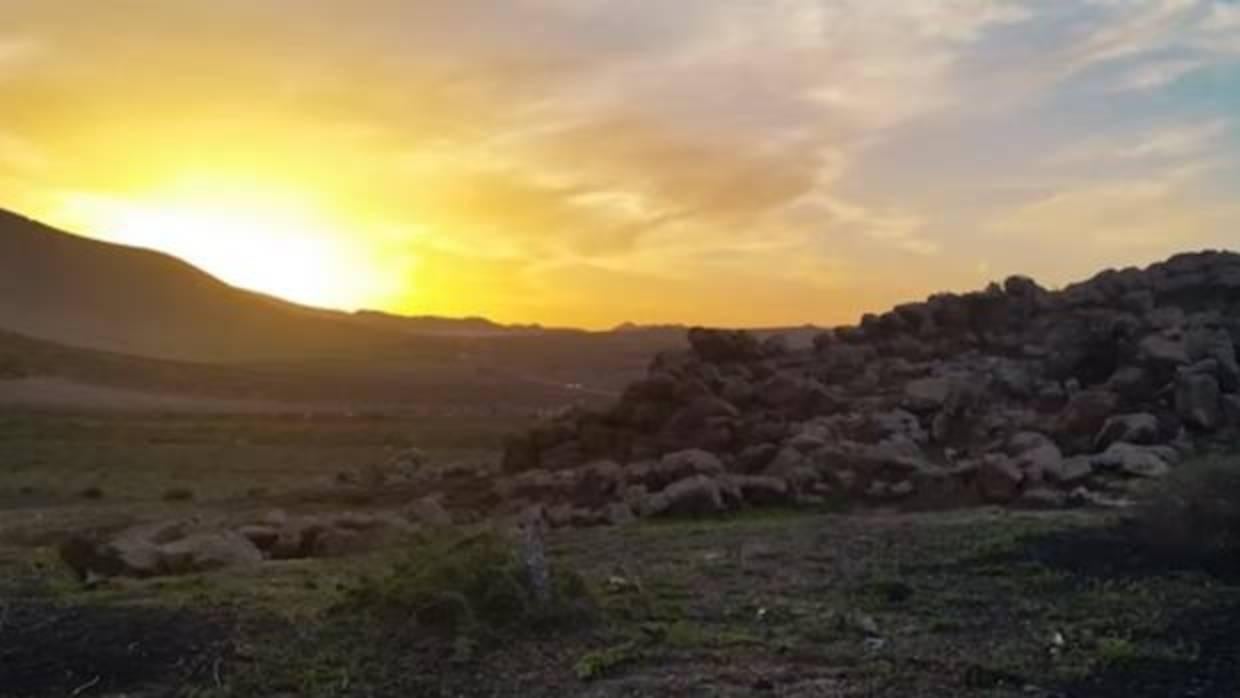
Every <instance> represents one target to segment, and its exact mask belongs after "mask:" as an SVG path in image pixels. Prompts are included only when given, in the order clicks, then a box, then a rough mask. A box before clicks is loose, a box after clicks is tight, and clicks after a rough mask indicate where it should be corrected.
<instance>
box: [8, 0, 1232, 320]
mask: <svg viewBox="0 0 1240 698" xmlns="http://www.w3.org/2000/svg"><path fill="white" fill-rule="evenodd" d="M1237 119H1240V3H1238V2H1237V1H1236V0H1024V1H1020V0H903V1H899V0H883V1H882V2H877V1H875V0H676V2H668V1H666V0H611V1H610V2H603V1H601V0H453V1H452V2H441V1H440V0H351V1H350V2H342V1H337V0H175V1H173V0H109V1H108V2H97V1H95V0H0V207H2V208H8V209H12V210H16V211H18V212H21V213H24V214H26V215H29V216H32V217H35V218H38V219H40V220H43V221H45V222H48V223H51V224H54V225H57V226H62V227H67V228H68V229H70V230H73V231H75V232H79V233H82V234H86V235H90V236H93V237H98V238H101V239H105V240H111V241H116V242H123V243H127V244H133V245H138V246H143V247H151V248H155V249H160V250H164V251H167V252H169V253H172V254H175V255H178V256H181V257H183V258H185V259H187V260H188V261H190V262H192V263H194V264H197V265H199V266H201V267H202V268H204V269H206V270H207V271H209V272H211V273H213V274H215V275H217V276H219V277H220V278H222V279H224V280H225V281H229V282H230V283H234V284H237V285H240V286H243V287H247V288H254V289H257V290H261V291H266V292H270V293H273V294H276V295H280V296H284V297H287V298H290V299H292V300H296V301H300V302H305V303H311V304H318V305H326V306H331V307H340V308H346V309H354V308H361V307H366V308H379V309H384V310H389V311H394V312H403V313H410V314H424V313H425V314H439V315H453V316H456V315H483V316H487V317H490V318H493V319H496V320H500V321H505V322H540V323H544V324H550V325H575V326H585V327H608V326H611V325H615V324H618V323H621V322H624V321H635V322H641V323H671V322H680V323H701V324H713V325H724V326H759V325H765V326H770V325H788V324H803V323H819V324H828V323H847V322H853V321H855V320H856V319H857V317H858V316H859V314H860V313H862V312H867V311H876V310H883V309H885V308H887V307H890V306H891V305H893V304H896V303H900V302H904V301H908V300H913V299H918V298H922V297H925V296H927V295H929V294H930V293H933V292H936V291H939V290H969V289H973V288H977V287H981V286H984V285H985V284H986V283H988V282H990V281H992V280H1001V279H1002V278H1004V277H1005V276H1007V275H1009V274H1013V273H1022V274H1028V275H1031V276H1034V277H1035V278H1037V279H1039V280H1040V281H1042V282H1043V283H1044V284H1046V285H1048V286H1057V285H1061V284H1064V283H1067V282H1070V281H1072V280H1076V279H1079V278H1082V277H1086V276H1089V275H1091V274H1092V273H1093V272H1095V271H1097V270H1099V269H1101V268H1104V267H1118V266H1125V265H1131V264H1145V263H1149V262H1153V261H1156V260H1158V259H1160V258H1162V257H1165V256H1167V255H1169V254H1172V253H1174V252H1177V251H1184V250H1189V249H1203V248H1227V247H1230V248H1237V247H1240V128H1238V125H1237V123H1236V121H1237Z"/></svg>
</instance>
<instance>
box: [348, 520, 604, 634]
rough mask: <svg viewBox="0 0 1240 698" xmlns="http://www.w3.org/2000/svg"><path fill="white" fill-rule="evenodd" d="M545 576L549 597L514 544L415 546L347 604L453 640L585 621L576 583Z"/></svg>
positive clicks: (489, 536) (585, 605)
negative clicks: (407, 621) (540, 589)
mask: <svg viewBox="0 0 1240 698" xmlns="http://www.w3.org/2000/svg"><path fill="white" fill-rule="evenodd" d="M550 573H551V589H550V593H549V594H547V598H541V597H542V595H541V594H539V593H538V592H537V590H536V587H535V582H534V580H533V579H532V578H531V574H530V572H529V570H528V569H527V566H526V564H525V563H524V561H523V560H522V559H521V555H520V554H519V553H518V550H517V548H516V546H514V545H513V544H511V543H509V542H508V541H506V540H505V539H504V538H503V537H501V536H499V535H497V534H494V533H486V534H482V535H476V536H472V537H469V538H465V539H463V540H452V541H438V542H433V543H428V544H425V545H423V546H419V548H418V549H417V550H415V551H414V552H413V554H411V555H410V556H409V557H408V559H406V560H405V561H404V562H402V563H400V564H398V565H397V566H396V567H395V568H394V569H393V570H392V571H391V572H390V573H389V574H387V575H385V576H384V577H382V578H380V579H375V580H364V581H363V582H362V583H361V584H359V585H358V586H356V587H355V588H353V589H350V590H349V591H348V592H347V594H346V599H345V602H344V606H345V607H346V608H347V609H349V610H356V611H360V612H363V613H368V614H370V615H372V616H374V617H376V618H383V619H394V618H395V619H412V620H413V621H414V622H416V623H417V625H418V626H419V627H420V628H422V629H425V630H430V631H434V632H439V633H441V634H445V635H450V636H455V635H462V634H471V633H474V632H478V631H482V632H487V631H502V630H512V629H516V628H527V629H538V628H546V627H549V626H554V625H560V624H565V623H571V622H578V621H581V620H585V619H588V618H589V617H590V616H591V615H592V612H593V609H594V604H593V601H592V597H591V595H590V592H589V589H588V587H587V585H586V584H585V582H584V581H583V580H582V579H581V577H580V576H579V575H576V574H574V573H572V572H569V571H567V570H562V569H554V568H553V569H551V570H550Z"/></svg>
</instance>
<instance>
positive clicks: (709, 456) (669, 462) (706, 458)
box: [654, 448, 724, 484]
mask: <svg viewBox="0 0 1240 698" xmlns="http://www.w3.org/2000/svg"><path fill="white" fill-rule="evenodd" d="M723 471H724V468H723V462H722V461H720V460H719V457H718V456H716V455H715V454H713V453H710V452H708V451H703V450H701V449H697V448H691V449H686V450H684V451H677V452H675V453H669V454H667V455H666V456H663V458H662V459H660V460H659V463H658V464H657V465H656V466H655V468H654V475H655V477H656V479H657V480H658V481H660V482H662V483H664V484H666V483H670V482H675V481H677V480H683V479H685V478H688V477H691V476H693V475H709V476H712V477H713V476H717V475H722V474H723Z"/></svg>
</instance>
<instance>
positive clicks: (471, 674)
mask: <svg viewBox="0 0 1240 698" xmlns="http://www.w3.org/2000/svg"><path fill="white" fill-rule="evenodd" d="M0 427H2V430H0V434H2V437H0V454H2V455H3V458H4V459H5V461H6V463H8V464H11V465H13V470H12V471H11V472H13V473H14V475H15V477H14V478H13V479H11V480H10V481H6V482H5V483H4V490H5V492H4V495H3V496H4V502H5V515H4V518H3V519H2V520H0V522H2V523H0V526H2V527H3V535H2V536H0V570H2V571H3V573H2V578H3V581H2V582H0V585H2V586H0V588H2V589H3V591H4V597H3V598H4V601H3V604H0V606H2V610H0V618H2V619H3V620H2V621H0V623H2V626H0V627H2V628H3V634H0V656H2V657H3V659H4V661H3V662H0V686H3V687H4V688H2V689H0V695H3V696H5V698H35V697H38V698H43V697H48V698H50V697H51V696H56V697H57V698H59V697H60V696H65V695H72V694H73V692H74V691H79V693H78V694H77V695H88V696H89V695H128V696H149V697H150V698H155V697H157V696H168V695H184V696H197V697H199V698H203V697H206V696H211V697H213V698H223V697H225V696H228V697H237V698H241V697H250V696H305V697H313V696H323V697H327V696H409V695H418V696H546V697H549V698H551V697H555V696H574V697H576V696H599V697H607V698H611V697H613V696H614V697H617V698H618V697H620V696H751V695H772V696H835V695H838V696H901V697H906V696H943V695H978V696H1013V697H1015V696H1030V695H1032V696H1047V697H1049V696H1099V697H1103V698H1105V697H1107V696H1150V697H1154V696H1158V697H1159V698H1161V697H1162V696H1167V695H1200V696H1225V695H1233V694H1234V692H1235V691H1236V690H1238V689H1240V685H1238V684H1237V680H1238V678H1240V668H1238V667H1237V666H1236V657H1237V656H1238V654H1237V651H1238V650H1240V647H1237V645H1236V642H1235V638H1234V633H1233V632H1232V629H1233V628H1234V626H1235V624H1236V623H1240V587H1237V586H1236V585H1235V579H1234V577H1231V576H1229V574H1230V571H1229V570H1228V569H1226V568H1223V567H1220V566H1217V565H1210V564H1202V563H1203V559H1202V558H1200V557H1189V558H1185V557H1180V558H1168V557H1167V556H1165V555H1163V554H1161V551H1160V548H1159V547H1158V546H1151V545H1150V543H1149V541H1148V540H1147V539H1146V538H1143V537H1141V536H1139V535H1137V531H1139V530H1140V527H1139V526H1138V527H1134V524H1133V523H1132V522H1125V521H1123V520H1121V519H1120V518H1119V517H1117V516H1115V515H1111V514H1103V513H1075V514H1064V513H1056V514H1012V513H1006V512H999V511H986V510H983V511H974V512H963V513H958V514H898V513H894V512H887V513H883V512H878V513H871V514H860V513H856V514H845V513H827V512H802V513H791V512H778V511H768V512H761V511H759V512H754V513H751V514H748V515H745V516H741V517H739V518H734V519H729V520H702V521H679V522H677V521H673V522H666V523H641V524H636V525H633V526H630V527H621V528H609V529H597V530H590V531H564V532H557V533H556V534H554V535H553V536H551V537H550V539H549V543H548V550H549V558H550V561H551V562H550V565H551V566H552V567H553V568H554V569H556V570H559V572H558V574H557V576H556V578H557V579H559V580H561V581H560V583H558V584H557V586H556V589H557V592H556V594H557V595H556V596H555V597H554V598H555V599H557V602H556V604H555V605H552V606H550V607H541V606H539V603H538V602H537V601H536V597H535V595H534V593H533V591H532V589H531V587H530V586H529V578H528V577H527V576H526V575H527V571H526V567H525V565H524V563H523V558H522V554H521V549H520V548H512V547H509V543H508V542H507V541H506V539H502V538H495V537H490V536H485V535H484V536H483V537H482V538H472V539H468V540H467V541H466V543H464V544H462V543H461V542H460V541H459V539H455V538H450V537H437V536H435V537H431V538H424V539H423V541H424V542H423V543H421V544H417V545H414V546H413V547H408V546H402V547H401V548H400V549H397V550H389V551H381V552H378V553H374V554H370V555H367V556H364V557H360V558H349V559H338V560H316V561H296V562H289V563H279V564H276V563H272V564H269V565H263V566H261V567H258V568H253V569H242V570H234V571H229V572H217V573H210V574H200V575H192V576H188V577H178V578H168V579H155V580H147V581H135V580H119V579H117V580H111V581H108V582H107V583H103V584H97V585H92V586H88V587H83V586H82V585H81V584H80V583H78V582H76V581H75V580H73V579H72V578H71V577H70V576H69V575H68V574H67V572H66V571H65V570H64V569H63V568H62V567H61V566H60V565H59V563H58V562H57V561H56V560H55V558H54V556H53V555H52V553H51V552H50V549H49V547H48V546H50V545H51V544H52V543H53V542H54V541H55V539H56V537H57V536H58V535H60V534H61V533H63V531H64V530H67V529H69V528H72V527H74V526H84V525H89V524H92V523H100V522H106V521H107V520H109V518H110V517H111V518H116V517H139V518H143V517H154V518H157V517H160V516H167V515H169V514H170V513H172V512H178V513H185V512H210V511H213V510H221V509H223V510H228V509H230V508H246V507H250V508H252V507H264V506H274V505H275V504H277V503H278V504H280V505H285V504H287V502H281V501H280V495H281V493H283V492H286V491H288V490H289V489H290V488H296V487H297V486H299V484H302V483H304V482H305V481H306V480H307V479H309V478H315V477H322V476H331V475H332V474H333V473H334V472H335V471H336V470H338V469H340V468H343V467H347V466H356V465H357V464H359V463H360V462H363V461H365V460H367V459H370V458H373V457H376V456H379V455H382V454H385V453H387V452H388V450H389V449H390V448H394V447H400V446H405V445H408V444H412V443H417V444H420V445H422V446H424V447H428V448H430V449H431V450H433V451H434V452H435V454H436V455H437V456H438V457H440V458H447V459H451V458H454V457H476V456H480V455H481V453H482V452H484V451H486V448H487V447H493V446H494V445H496V444H497V443H498V442H499V436H500V433H501V432H502V431H503V429H502V428H501V427H502V425H499V424H496V423H494V422H492V421H490V420H479V421H476V422H470V421H469V420H463V421H454V422H449V421H438V422H436V421H425V420H416V419H412V418H409V419H379V418H372V419H352V420H351V419H346V418H342V417H341V418H331V419H320V420H311V421H309V422H303V421H298V420H297V419H292V418H277V417H268V418H254V417H244V418H242V417H204V416H196V417H190V416H184V415H182V416H176V417H170V416H162V417H156V416H138V415H128V416H125V415H76V416H68V415H30V414H21V415H19V414H9V415H7V416H6V417H5V419H4V420H3V422H2V423H0ZM133 444H142V446H143V447H142V448H133V447H132V445H133ZM138 454H140V455H138ZM1229 464H1231V462H1230V461H1219V462H1218V463H1217V464H1215V465H1214V466H1213V467H1209V468H1206V467H1202V468H1200V469H1196V467H1195V466H1185V470H1183V471H1182V475H1181V478H1182V481H1183V482H1184V483H1185V484H1183V485H1182V486H1180V487H1177V488H1176V490H1175V491H1177V492H1179V493H1181V494H1182V495H1185V496H1184V497H1183V498H1181V499H1179V500H1177V501H1184V502H1187V503H1188V504H1189V505H1188V506H1185V507H1182V508H1181V509H1179V510H1178V511H1181V512H1186V516H1187V517H1188V518H1187V519H1180V518H1179V515H1178V514H1176V513H1175V511H1177V510H1172V509H1167V508H1165V507H1159V508H1155V509H1153V510H1152V511H1156V512H1158V514H1159V515H1160V516H1168V515H1170V516H1173V517H1176V519H1177V520H1183V521H1185V528H1184V530H1185V531H1200V530H1202V529H1201V528H1200V526H1202V525H1204V526H1207V527H1215V526H1218V525H1220V524H1219V522H1222V521H1230V520H1231V519H1229V518H1227V517H1229V516H1230V514H1229V513H1228V512H1232V511H1233V510H1231V509H1227V508H1220V507H1219V506H1216V504H1217V503H1219V502H1221V501H1222V498H1221V497H1220V496H1219V494H1220V493H1221V492H1223V491H1224V490H1223V489H1221V484H1220V483H1221V482H1222V481H1220V480H1219V479H1217V478H1218V477H1219V476H1218V475H1217V473H1220V472H1226V473H1234V470H1231V471H1228V470H1227V468H1228V467H1229ZM1233 467H1234V466H1233ZM1190 469H1191V470H1190ZM1189 472H1194V473H1199V474H1201V475H1202V476H1203V477H1206V478H1207V479H1206V480H1204V481H1202V480H1197V479H1195V478H1191V477H1189V476H1188V475H1187V473H1189ZM1177 482H1179V480H1177ZM1202 482H1204V483H1205V486H1204V487H1203V486H1202V485H1201V484H1197V483H1202ZM1229 482H1230V481H1229ZM10 483H11V484H10ZM87 486H97V487H99V488H100V490H101V492H102V496H101V498H99V499H97V500H85V499H83V498H81V496H80V492H81V490H82V489H83V488H84V487H87ZM1227 486H1229V487H1230V485H1227ZM259 487H261V488H264V489H265V490H267V492H265V493H261V495H255V494H254V493H251V492H247V491H246V490H250V489H253V488H259ZM173 488H180V489H184V490H186V491H190V492H193V494H194V497H193V498H192V499H185V498H183V497H175V498H168V497H166V494H167V493H168V491H170V490H171V489H173ZM1228 491H1234V490H1228ZM1200 492H1208V493H1209V494H1210V497H1209V498H1207V499H1201V498H1199V496H1198V493H1200ZM1168 496H1172V495H1168ZM165 500H170V501H165ZM1228 501H1231V502H1234V499H1233V500H1228ZM1193 502H1196V505H1193ZM1198 505H1199V506H1198ZM1217 516H1222V517H1224V518H1221V519H1220V518H1216V517H1217ZM1201 517H1208V518H1201ZM1164 521H1165V520H1164ZM1155 528H1156V529H1157V530H1159V531H1164V532H1166V531H1174V530H1177V529H1175V528H1174V527H1173V526H1168V525H1165V523H1164V522H1160V523H1159V524H1158V525H1157V526H1156V527H1155ZM1193 535H1195V534H1190V538H1189V539H1185V540H1192V539H1193V538H1192V536H1193ZM1177 545H1178V544H1177ZM1233 552H1234V551H1233ZM560 602H563V603H562V604H560ZM548 619H550V621H553V622H542V621H544V620H548ZM445 621H446V625H445ZM566 621H567V622H566ZM445 627H446V628H447V631H445Z"/></svg>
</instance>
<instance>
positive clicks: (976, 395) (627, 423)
mask: <svg viewBox="0 0 1240 698" xmlns="http://www.w3.org/2000/svg"><path fill="white" fill-rule="evenodd" d="M1238 343H1240V255H1236V254H1231V253H1215V252H1206V253H1199V254H1189V255H1181V256H1177V257H1173V258H1172V259H1170V260H1168V261H1166V262H1163V263H1160V264H1156V265H1154V266H1152V267H1149V268H1148V269H1144V270H1138V269H1124V270H1118V271H1116V270H1112V271H1106V272H1103V273H1101V274H1099V275H1097V276H1096V277H1094V278H1093V279H1090V280H1089V281H1086V282H1083V283H1079V284H1075V285H1072V286H1068V287H1067V288H1064V289H1062V290H1060V291H1048V290H1046V289H1043V288H1042V287H1040V286H1039V285H1038V284H1036V283H1035V282H1034V281H1032V280H1030V279H1027V278H1023V277H1014V278H1011V279H1008V280H1007V281H1006V282H1005V283H1004V284H1002V285H998V284H993V285H991V286H990V287H989V288H987V289H985V290H983V291H979V292H975V293H967V294H962V295H958V294H939V295H936V296H933V297H931V298H929V299H928V300H927V301H925V302H923V303H910V304H906V305H901V306H898V307H897V308H895V309H893V310H891V311H889V312H887V313H883V314H881V315H867V316H865V317H864V318H862V320H861V322H860V324H859V325H858V326H855V327H843V328H838V329H835V330H832V331H828V332H824V333H822V334H821V335H819V336H818V337H817V338H816V339H815V341H814V343H813V346H812V347H805V348H792V347H789V346H788V345H787V344H786V343H784V342H780V341H778V340H768V341H765V342H763V341H759V340H758V339H757V338H756V337H754V336H752V335H749V334H747V333H745V332H736V331H717V330H707V329H694V330H693V331H691V332H690V335H689V345H690V348H689V349H688V350H687V351H683V352H676V353H665V354H662V355H660V356H658V357H656V358H655V359H654V361H653V362H652V363H651V365H650V368H649V371H648V374H647V376H646V377H645V378H643V379H641V380H639V381H637V382H635V383H633V384H632V385H630V386H629V388H628V389H627V390H626V391H625V393H624V395H623V396H622V398H621V399H620V400H619V401H618V402H616V403H615V404H614V405H612V406H611V407H610V408H609V409H606V410H603V411H596V412H573V413H571V414H566V415H564V416H562V417H561V418H559V419H556V420H553V421H551V422H548V423H546V424H543V425H541V426H539V427H538V428H536V429H534V430H532V431H530V432H528V433H526V434H522V435H519V436H517V437H514V438H513V439H512V440H511V441H510V442H509V444H508V447H507V449H506V452H505V456H504V463H503V476H502V477H501V478H500V479H499V481H498V484H496V485H495V492H496V500H497V501H498V502H501V505H500V506H501V508H504V507H509V508H516V507H519V508H523V509H528V508H529V507H542V508H543V509H544V510H546V511H549V510H551V509H553V508H556V507H568V508H570V509H571V510H572V511H574V512H577V514H575V515H574V516H570V517H567V518H568V519H570V520H576V521H586V520H592V521H598V522H601V523H605V522H607V521H608V519H609V517H608V516H607V515H606V512H607V511H608V508H609V507H612V506H614V505H617V504H623V505H624V506H625V507H626V508H627V509H626V510H627V511H631V512H632V513H634V514H636V515H646V516H659V515H670V514H683V515H706V514H719V513H725V512H728V511H732V510H734V509H737V508H741V507H744V506H749V505H769V504H783V503H789V504H795V503H807V504H813V503H818V502H822V501H824V500H825V499H827V498H842V499H847V500H849V501H853V502H859V503H882V504H890V503H903V504H907V505H909V506H936V507H937V506H968V505H973V504H980V503H987V502H990V503H1000V504H1011V505H1013V506H1030V507H1040V508H1046V507H1051V506H1068V505H1071V504H1084V505H1088V504H1097V503H1099V502H1110V501H1115V500H1117V499H1120V498H1122V497H1121V495H1122V494H1123V493H1124V492H1126V491H1127V490H1128V489H1129V487H1130V486H1131V485H1132V483H1133V482H1139V481H1145V480H1149V479H1151V478H1158V477H1160V476H1162V475H1163V474H1165V473H1166V472H1168V471H1169V470H1170V469H1172V468H1174V467H1175V464H1176V462H1177V461H1178V460H1179V459H1180V458H1181V457H1182V456H1183V452H1184V451H1185V450H1191V449H1193V448H1197V447H1204V446H1206V445H1208V444H1210V443H1211V442H1216V441H1225V440H1228V439H1234V438H1235V435H1236V434H1237V433H1238V432H1240V368H1238V363H1237V360H1236V355H1237V344H1238ZM1116 493H1118V494H1116ZM1113 494H1114V495H1115V496H1112V495H1113ZM559 518H561V519H563V518H564V517H559ZM621 518H624V517H621Z"/></svg>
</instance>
